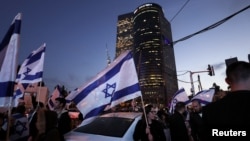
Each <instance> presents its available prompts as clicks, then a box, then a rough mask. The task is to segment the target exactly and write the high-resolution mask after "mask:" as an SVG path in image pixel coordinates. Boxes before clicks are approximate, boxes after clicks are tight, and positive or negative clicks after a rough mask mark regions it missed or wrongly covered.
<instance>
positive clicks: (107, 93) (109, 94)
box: [102, 83, 116, 98]
mask: <svg viewBox="0 0 250 141" xmlns="http://www.w3.org/2000/svg"><path fill="white" fill-rule="evenodd" d="M115 88H116V83H114V84H112V85H110V84H108V83H107V84H106V88H105V89H104V90H102V92H104V93H105V98H107V97H112V95H113V94H114V93H115Z"/></svg>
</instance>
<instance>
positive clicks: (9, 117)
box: [6, 97, 12, 141]
mask: <svg viewBox="0 0 250 141" xmlns="http://www.w3.org/2000/svg"><path fill="white" fill-rule="evenodd" d="M11 109H12V97H10V105H9V109H8V119H7V133H6V141H9V136H10V122H11Z"/></svg>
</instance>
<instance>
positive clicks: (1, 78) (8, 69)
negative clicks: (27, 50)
mask: <svg viewBox="0 0 250 141" xmlns="http://www.w3.org/2000/svg"><path fill="white" fill-rule="evenodd" d="M21 17H22V14H21V13H18V14H17V15H16V17H15V18H14V20H13V22H12V23H11V26H10V28H9V30H8V32H7V33H6V35H5V36H4V38H3V40H2V42H1V44H0V107H8V106H11V105H10V103H11V98H12V96H13V93H14V86H15V78H16V69H17V55H18V49H19V46H20V43H19V42H20V31H21Z"/></svg>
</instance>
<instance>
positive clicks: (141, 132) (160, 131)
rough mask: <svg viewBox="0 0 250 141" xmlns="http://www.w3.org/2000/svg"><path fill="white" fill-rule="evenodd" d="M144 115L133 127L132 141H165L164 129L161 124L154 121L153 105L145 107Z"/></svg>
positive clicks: (155, 112) (154, 111)
mask: <svg viewBox="0 0 250 141" xmlns="http://www.w3.org/2000/svg"><path fill="white" fill-rule="evenodd" d="M145 113H146V115H144V114H143V115H142V119H141V120H139V121H138V122H137V124H136V126H135V131H134V134H133V138H134V141H166V137H165V133H164V128H163V126H162V123H161V122H160V121H158V120H156V117H157V115H156V114H157V111H156V110H155V108H154V107H153V105H147V106H146V107H145Z"/></svg>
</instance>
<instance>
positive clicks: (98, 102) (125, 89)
mask: <svg viewBox="0 0 250 141" xmlns="http://www.w3.org/2000/svg"><path fill="white" fill-rule="evenodd" d="M72 95H73V96H72ZM72 95H71V94H70V95H69V96H68V97H66V99H68V100H71V99H72V101H73V102H74V103H75V104H76V105H77V107H78V109H79V110H80V112H81V113H82V115H83V117H84V118H85V119H87V118H90V117H95V116H97V115H99V114H100V113H101V112H103V111H104V109H105V108H106V107H110V108H112V107H114V106H116V105H117V104H119V103H122V102H125V101H127V100H130V99H133V98H136V97H139V96H141V90H140V86H139V83H138V76H137V73H136V69H135V64H134V60H133V56H132V53H131V52H130V51H126V52H124V53H122V54H121V55H120V56H119V57H118V58H116V60H114V61H113V62H112V63H111V64H110V65H109V66H108V67H107V68H106V69H104V70H103V71H101V72H100V73H99V74H98V75H97V76H96V77H94V78H93V79H92V80H91V81H89V82H88V83H87V84H86V85H83V86H82V87H81V88H79V89H78V90H77V93H76V92H73V93H72ZM69 97H70V98H69Z"/></svg>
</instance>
